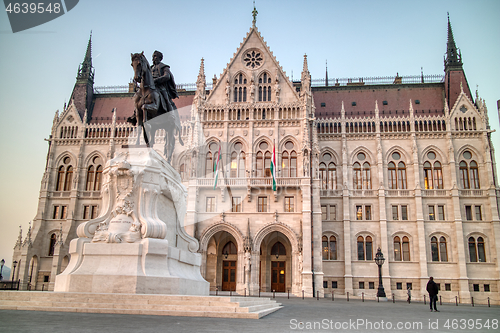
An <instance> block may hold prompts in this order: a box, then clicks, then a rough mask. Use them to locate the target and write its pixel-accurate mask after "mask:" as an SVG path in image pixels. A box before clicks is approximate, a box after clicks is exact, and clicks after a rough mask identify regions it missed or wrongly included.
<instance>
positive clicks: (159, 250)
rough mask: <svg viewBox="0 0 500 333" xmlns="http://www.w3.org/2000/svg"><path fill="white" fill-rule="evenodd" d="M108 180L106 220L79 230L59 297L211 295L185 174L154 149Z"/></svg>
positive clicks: (125, 162)
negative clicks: (191, 226)
mask: <svg viewBox="0 0 500 333" xmlns="http://www.w3.org/2000/svg"><path fill="white" fill-rule="evenodd" d="M103 177H104V181H103V189H102V196H103V200H102V201H103V206H102V208H101V215H100V216H99V217H97V218H96V219H93V220H90V221H88V222H85V223H83V224H81V225H79V226H78V231H77V234H78V236H79V238H77V239H74V240H72V241H71V243H70V250H69V252H70V254H71V260H70V263H69V265H68V267H67V268H66V270H65V271H64V272H62V273H61V274H59V275H58V276H56V281H55V287H54V291H56V292H57V291H59V292H90V293H136V294H173V295H208V294H209V287H210V284H209V283H208V282H207V281H205V280H204V279H203V277H202V276H201V273H200V266H201V254H199V253H196V251H197V250H198V241H197V240H196V239H195V238H193V237H191V236H189V235H188V234H187V233H186V231H185V230H184V227H183V219H184V215H185V212H186V195H187V193H186V189H185V187H184V186H183V185H182V183H181V180H180V177H179V174H178V173H177V172H176V171H175V170H174V169H173V168H172V167H171V166H170V165H169V164H167V163H166V162H165V161H164V160H163V158H162V157H161V156H160V155H159V154H158V153H156V152H155V151H154V150H150V149H131V150H130V151H126V150H124V151H122V152H121V153H117V157H115V158H114V159H112V160H111V161H109V162H108V164H107V165H106V168H105V170H104V172H103Z"/></svg>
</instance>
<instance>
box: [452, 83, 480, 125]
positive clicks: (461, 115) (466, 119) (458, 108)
mask: <svg viewBox="0 0 500 333" xmlns="http://www.w3.org/2000/svg"><path fill="white" fill-rule="evenodd" d="M450 116H451V128H452V130H453V129H454V130H482V129H483V121H482V116H481V114H480V113H479V112H478V111H477V109H476V106H475V105H474V104H472V102H471V100H470V99H469V98H468V97H467V95H466V94H465V93H464V92H463V91H462V93H461V94H460V96H459V97H458V99H457V100H456V102H455V105H453V108H452V109H451V111H450Z"/></svg>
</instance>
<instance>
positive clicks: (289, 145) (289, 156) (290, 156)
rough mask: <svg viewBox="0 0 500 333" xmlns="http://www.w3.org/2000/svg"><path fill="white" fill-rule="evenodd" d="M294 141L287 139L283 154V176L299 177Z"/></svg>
mask: <svg viewBox="0 0 500 333" xmlns="http://www.w3.org/2000/svg"><path fill="white" fill-rule="evenodd" d="M294 148H295V145H294V144H293V142H292V141H287V142H286V143H285V145H284V147H283V153H282V154H281V170H282V171H281V175H282V176H283V177H297V153H296V152H295V150H294Z"/></svg>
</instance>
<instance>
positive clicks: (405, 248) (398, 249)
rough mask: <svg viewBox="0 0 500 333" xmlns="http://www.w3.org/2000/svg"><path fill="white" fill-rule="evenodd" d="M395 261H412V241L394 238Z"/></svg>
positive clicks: (404, 237)
mask: <svg viewBox="0 0 500 333" xmlns="http://www.w3.org/2000/svg"><path fill="white" fill-rule="evenodd" d="M394 261H410V239H409V238H408V237H406V236H403V237H402V238H400V237H399V236H396V237H394Z"/></svg>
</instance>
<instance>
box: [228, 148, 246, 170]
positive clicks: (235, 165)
mask: <svg viewBox="0 0 500 333" xmlns="http://www.w3.org/2000/svg"><path fill="white" fill-rule="evenodd" d="M242 148H243V144H242V143H241V142H239V141H238V142H236V143H235V144H234V145H233V151H232V153H231V169H230V177H231V178H243V177H245V170H246V169H245V152H244V151H242Z"/></svg>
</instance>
